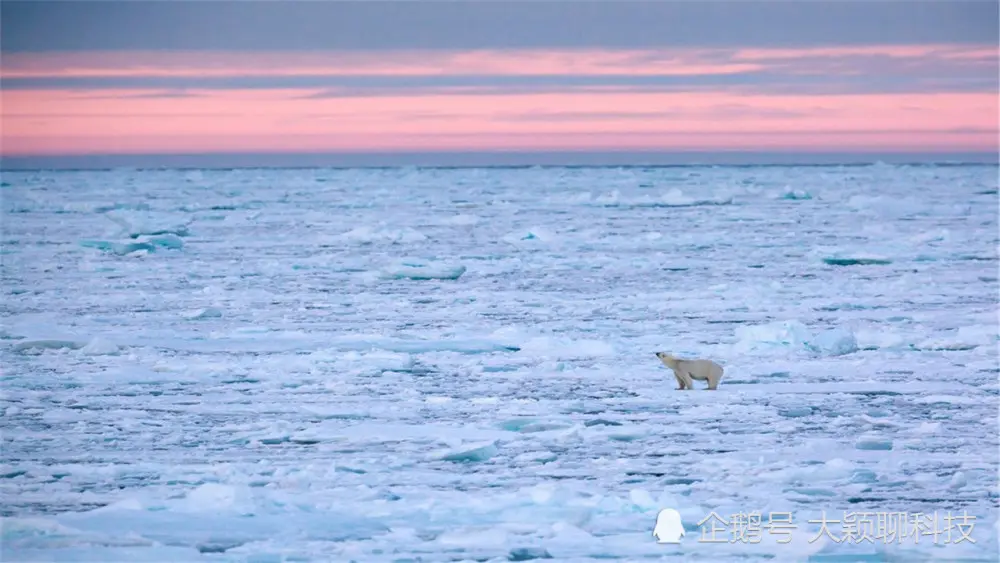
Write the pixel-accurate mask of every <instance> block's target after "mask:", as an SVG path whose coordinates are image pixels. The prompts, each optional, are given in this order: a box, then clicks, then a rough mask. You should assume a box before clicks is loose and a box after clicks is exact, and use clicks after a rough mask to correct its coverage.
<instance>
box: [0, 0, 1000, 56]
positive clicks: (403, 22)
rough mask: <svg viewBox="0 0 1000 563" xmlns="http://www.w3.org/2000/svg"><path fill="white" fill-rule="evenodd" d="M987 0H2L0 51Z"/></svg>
mask: <svg viewBox="0 0 1000 563" xmlns="http://www.w3.org/2000/svg"><path fill="white" fill-rule="evenodd" d="M998 19H1000V18H998V6H997V3H996V2H993V1H987V0H982V1H975V0H974V1H961V0H923V1H916V0H915V1H911V2H907V1H898V2H881V1H880V2H868V1H852V0H836V1H829V0H796V1H794V2H791V1H789V2H782V1H778V2H776V1H757V0H700V1H698V2H694V1H677V2H668V1H663V2H650V1H642V2H639V1H627V0H616V1H614V2H611V1H606V2H568V1H532V2H527V1H509V2H497V1H464V2H420V1H413V2H401V1H391V2H390V1H377V0H367V1H361V2H316V1H308V0H284V1H282V2H259V1H252V0H246V1H244V0H219V1H216V0H201V1H198V2H176V1H165V0H144V1H123V0H112V1H91V0H79V1H74V2H48V1H34V2H16V1H5V2H3V3H0V47H2V49H3V51H4V53H5V54H7V53H14V52H26V51H35V52H39V51H80V50H111V51H121V50H125V51H127V50H142V49H152V50H179V49H180V50H183V49H187V50H222V51H315V50H381V49H479V48H485V49H511V48H580V47H584V48H592V47H605V48H646V47H663V46H673V47H734V48H735V47H741V48H745V47H806V46H837V45H859V44H873V43H883V44H914V43H981V44H990V45H993V44H996V42H997V38H998V34H1000V32H998V29H1000V27H998Z"/></svg>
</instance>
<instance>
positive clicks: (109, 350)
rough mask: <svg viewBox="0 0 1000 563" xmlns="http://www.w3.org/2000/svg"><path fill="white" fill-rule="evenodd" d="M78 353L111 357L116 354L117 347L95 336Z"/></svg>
mask: <svg viewBox="0 0 1000 563" xmlns="http://www.w3.org/2000/svg"><path fill="white" fill-rule="evenodd" d="M80 351H81V352H83V353H84V354H86V355H88V356H111V355H114V354H117V353H118V345H117V344H115V343H114V342H111V341H110V340H108V339H106V338H102V337H100V336H95V337H94V338H93V339H91V341H90V342H88V343H87V345H86V346H84V347H83V348H81V349H80Z"/></svg>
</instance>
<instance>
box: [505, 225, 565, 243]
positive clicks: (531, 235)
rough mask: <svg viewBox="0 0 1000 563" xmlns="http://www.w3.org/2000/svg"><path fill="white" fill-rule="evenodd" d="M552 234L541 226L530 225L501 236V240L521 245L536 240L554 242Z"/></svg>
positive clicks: (554, 238)
mask: <svg viewBox="0 0 1000 563" xmlns="http://www.w3.org/2000/svg"><path fill="white" fill-rule="evenodd" d="M555 240H556V237H555V235H554V234H552V233H551V232H549V231H548V230H546V229H543V228H541V227H531V228H529V229H525V230H521V231H514V232H512V233H508V234H507V235H506V236H504V237H503V241H504V242H506V243H508V244H514V245H521V244H525V243H529V244H530V243H536V242H546V243H547V242H554V241H555Z"/></svg>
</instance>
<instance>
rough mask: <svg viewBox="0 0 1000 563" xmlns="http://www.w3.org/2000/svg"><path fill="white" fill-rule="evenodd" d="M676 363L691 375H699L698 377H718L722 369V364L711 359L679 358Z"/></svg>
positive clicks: (720, 375)
mask: <svg viewBox="0 0 1000 563" xmlns="http://www.w3.org/2000/svg"><path fill="white" fill-rule="evenodd" d="M677 363H678V367H680V368H682V369H683V370H684V371H686V372H688V373H690V374H691V375H693V376H700V377H698V378H699V379H701V378H708V376H712V377H713V378H715V379H718V378H721V377H722V372H723V371H724V370H723V368H722V366H720V365H719V364H717V363H715V362H713V361H712V360H680V361H678V362H677Z"/></svg>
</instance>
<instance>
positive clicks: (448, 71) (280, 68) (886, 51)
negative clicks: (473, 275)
mask: <svg viewBox="0 0 1000 563" xmlns="http://www.w3.org/2000/svg"><path fill="white" fill-rule="evenodd" d="M871 56H883V57H889V58H893V59H912V60H921V59H924V60H926V59H929V58H930V59H941V60H952V61H962V60H969V61H975V60H988V61H989V60H992V61H996V60H997V49H996V48H994V47H991V46H983V45H973V46H954V45H899V46H894V45H874V46H855V47H830V48H807V49H739V50H732V51H731V50H718V49H647V50H608V49H574V50H551V49H548V50H543V49H533V50H526V49H520V50H517V49H512V50H469V51H413V50H410V51H367V52H350V51H330V52H185V51H171V52H160V51H129V52H122V51H92V52H73V53H11V54H6V55H4V57H3V65H2V68H0V77H2V78H8V79H10V78H29V77H63V78H67V77H134V76H144V77H233V76H251V75H252V76H270V77H279V76H358V75H367V76H462V75H473V74H477V75H501V76H504V75H507V76H537V75H550V76H584V75H586V76H602V75H632V76H650V75H658V76H692V75H725V74H736V73H745V72H753V71H761V70H767V69H768V68H769V65H770V64H772V63H779V62H780V63H784V62H788V61H794V60H806V59H817V58H850V57H871Z"/></svg>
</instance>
